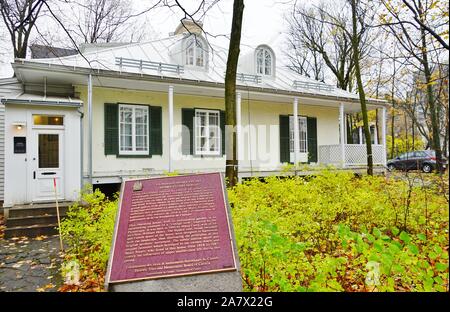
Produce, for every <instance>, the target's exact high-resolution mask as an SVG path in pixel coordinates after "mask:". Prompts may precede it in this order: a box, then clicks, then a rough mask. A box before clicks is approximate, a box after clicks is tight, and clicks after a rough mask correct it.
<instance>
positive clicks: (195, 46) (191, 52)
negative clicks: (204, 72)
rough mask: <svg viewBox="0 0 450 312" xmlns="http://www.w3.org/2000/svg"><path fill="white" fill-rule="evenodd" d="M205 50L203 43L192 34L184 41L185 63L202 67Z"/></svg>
mask: <svg viewBox="0 0 450 312" xmlns="http://www.w3.org/2000/svg"><path fill="white" fill-rule="evenodd" d="M205 58H206V50H205V47H204V44H203V42H202V40H201V39H200V38H198V37H197V36H192V37H190V38H188V39H187V42H186V62H185V63H186V65H189V66H196V67H204V66H205Z"/></svg>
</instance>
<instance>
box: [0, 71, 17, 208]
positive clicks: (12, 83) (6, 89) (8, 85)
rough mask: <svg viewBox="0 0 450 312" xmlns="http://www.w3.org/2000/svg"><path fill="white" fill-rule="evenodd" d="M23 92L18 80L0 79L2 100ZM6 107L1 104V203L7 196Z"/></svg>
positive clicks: (0, 97) (0, 96)
mask: <svg viewBox="0 0 450 312" xmlns="http://www.w3.org/2000/svg"><path fill="white" fill-rule="evenodd" d="M21 92H22V84H21V83H20V82H19V81H18V80H17V79H16V78H7V79H0V99H2V98H7V97H13V96H16V95H18V94H20V93H21ZM4 190H5V105H3V104H1V103H0V201H2V200H3V199H4V195H5V192H4Z"/></svg>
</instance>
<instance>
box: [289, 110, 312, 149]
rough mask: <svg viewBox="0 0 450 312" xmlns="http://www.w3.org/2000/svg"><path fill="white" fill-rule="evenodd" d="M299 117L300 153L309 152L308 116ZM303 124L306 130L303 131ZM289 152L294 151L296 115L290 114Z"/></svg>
mask: <svg viewBox="0 0 450 312" xmlns="http://www.w3.org/2000/svg"><path fill="white" fill-rule="evenodd" d="M297 117H298V127H299V129H298V130H299V131H298V140H299V153H308V118H307V117H306V116H297ZM302 124H304V130H305V131H302ZM289 152H290V153H294V116H292V115H290V116H289Z"/></svg>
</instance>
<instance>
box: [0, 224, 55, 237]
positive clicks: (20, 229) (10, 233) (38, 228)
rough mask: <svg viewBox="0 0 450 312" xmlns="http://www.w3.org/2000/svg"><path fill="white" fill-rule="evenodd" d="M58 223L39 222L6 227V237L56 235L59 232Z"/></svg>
mask: <svg viewBox="0 0 450 312" xmlns="http://www.w3.org/2000/svg"><path fill="white" fill-rule="evenodd" d="M57 227H58V225H57V224H46V225H42V224H37V225H30V226H15V227H7V228H6V229H5V238H6V239H8V238H12V237H21V236H27V237H36V236H40V235H47V236H48V235H55V234H58V229H57Z"/></svg>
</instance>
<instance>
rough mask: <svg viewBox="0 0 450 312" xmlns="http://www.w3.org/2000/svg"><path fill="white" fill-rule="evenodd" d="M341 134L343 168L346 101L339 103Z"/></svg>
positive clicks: (343, 161) (343, 164)
mask: <svg viewBox="0 0 450 312" xmlns="http://www.w3.org/2000/svg"><path fill="white" fill-rule="evenodd" d="M339 134H340V138H341V140H340V142H341V159H342V168H344V167H345V113H344V103H341V104H340V105H339Z"/></svg>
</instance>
